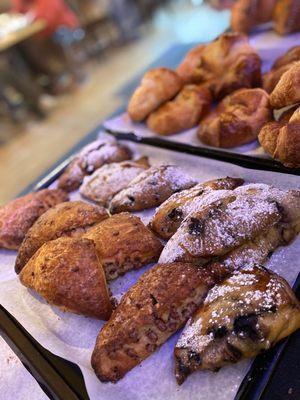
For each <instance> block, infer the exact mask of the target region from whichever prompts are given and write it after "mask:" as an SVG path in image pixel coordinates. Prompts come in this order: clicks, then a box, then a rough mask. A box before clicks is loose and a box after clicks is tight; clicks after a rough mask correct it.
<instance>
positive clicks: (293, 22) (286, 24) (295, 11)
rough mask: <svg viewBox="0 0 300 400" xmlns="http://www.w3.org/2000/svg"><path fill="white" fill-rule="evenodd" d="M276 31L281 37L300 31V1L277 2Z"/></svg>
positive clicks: (282, 0) (275, 13) (275, 11)
mask: <svg viewBox="0 0 300 400" xmlns="http://www.w3.org/2000/svg"><path fill="white" fill-rule="evenodd" d="M273 20H274V29H275V31H276V32H277V33H279V34H280V35H287V34H289V33H291V32H296V31H299V30H300V3H299V1H298V0H277V1H276V6H275V9H274V15H273Z"/></svg>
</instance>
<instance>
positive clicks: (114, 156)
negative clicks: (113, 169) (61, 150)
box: [58, 138, 131, 192]
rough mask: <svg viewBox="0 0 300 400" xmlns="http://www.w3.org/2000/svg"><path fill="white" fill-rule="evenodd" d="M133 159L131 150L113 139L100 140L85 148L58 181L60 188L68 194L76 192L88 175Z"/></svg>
mask: <svg viewBox="0 0 300 400" xmlns="http://www.w3.org/2000/svg"><path fill="white" fill-rule="evenodd" d="M130 159H131V152H130V150H129V149H128V148H127V147H125V146H122V145H120V144H118V142H117V141H116V140H115V139H113V138H111V139H98V140H95V141H94V142H92V143H90V144H88V145H87V146H85V147H84V148H83V149H82V150H81V152H80V153H79V154H78V155H76V156H75V158H74V159H73V161H71V162H70V164H69V165H68V166H67V168H66V170H65V171H64V172H63V174H62V175H61V176H60V178H59V179H58V187H60V188H61V189H64V190H66V191H68V192H71V191H72V190H76V189H78V188H79V186H80V185H81V183H82V181H83V178H84V177H85V176H86V175H90V174H92V173H93V172H94V171H95V170H96V169H97V168H100V167H102V165H104V164H109V163H113V162H120V161H125V160H130Z"/></svg>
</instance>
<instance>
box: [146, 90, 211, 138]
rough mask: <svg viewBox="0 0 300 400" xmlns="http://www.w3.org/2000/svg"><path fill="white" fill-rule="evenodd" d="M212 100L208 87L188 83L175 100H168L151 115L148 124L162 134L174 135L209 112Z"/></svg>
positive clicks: (196, 122)
mask: <svg viewBox="0 0 300 400" xmlns="http://www.w3.org/2000/svg"><path fill="white" fill-rule="evenodd" d="M211 101H212V99H211V94H210V91H209V90H208V89H207V88H205V87H203V86H201V85H198V86H197V85H186V86H184V87H183V89H182V90H181V91H180V92H179V94H178V95H177V96H176V97H175V99H174V100H170V101H168V102H167V103H165V104H163V105H162V106H160V107H159V108H158V109H157V110H155V111H154V112H153V113H151V114H150V115H149V117H148V119H147V126H148V128H149V129H150V130H152V131H154V132H156V133H158V134H160V135H172V134H174V133H178V132H181V131H184V130H187V129H191V128H193V127H194V126H196V125H197V124H198V123H199V121H200V119H201V118H202V117H203V116H204V115H205V114H207V112H208V110H209V108H210V104H211Z"/></svg>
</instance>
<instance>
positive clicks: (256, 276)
mask: <svg viewBox="0 0 300 400" xmlns="http://www.w3.org/2000/svg"><path fill="white" fill-rule="evenodd" d="M299 328H300V304H299V301H298V300H297V298H296V296H295V295H294V293H293V291H292V289H291V288H290V287H289V285H288V283H287V282H286V281H285V280H284V279H283V278H281V277H280V276H279V275H277V274H275V273H274V272H271V271H269V270H267V269H265V268H263V267H248V268H247V267H246V268H244V269H242V270H239V271H236V272H235V273H234V274H233V275H232V276H231V277H229V278H227V279H226V280H225V281H224V282H223V283H221V284H219V285H216V286H214V287H213V288H212V289H211V290H210V291H209V293H208V295H207V297H206V299H205V301H204V303H203V304H202V305H201V306H200V307H199V309H198V310H197V312H196V313H195V314H194V315H193V317H192V318H191V319H190V320H189V322H188V324H187V325H186V327H185V329H184V331H183V333H182V335H181V337H180V338H179V340H178V342H177V344H176V347H175V350H174V355H175V375H176V379H177V382H178V383H179V384H182V383H183V382H184V380H185V379H186V378H187V376H188V375H189V374H191V373H192V372H194V371H197V370H206V369H209V370H213V371H216V370H218V369H219V368H221V367H223V366H224V365H227V364H232V363H236V362H238V361H239V360H241V359H242V358H251V357H254V356H256V355H257V354H259V353H260V352H261V351H264V350H267V349H269V348H270V347H272V346H274V345H275V344H276V343H277V342H278V341H279V340H281V339H283V338H284V337H286V336H288V335H290V334H291V333H293V332H294V331H296V330H297V329H299Z"/></svg>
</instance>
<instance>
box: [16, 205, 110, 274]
mask: <svg viewBox="0 0 300 400" xmlns="http://www.w3.org/2000/svg"><path fill="white" fill-rule="evenodd" d="M108 216H109V215H108V212H107V211H106V210H105V209H104V208H102V207H98V206H94V205H91V204H88V203H85V202H83V201H69V202H66V203H60V204H58V205H56V206H55V207H52V208H50V210H48V211H46V212H45V213H44V214H42V215H41V216H40V217H39V218H38V219H37V221H36V222H35V223H34V224H33V225H32V227H31V228H30V229H29V230H28V232H27V234H26V236H25V238H24V240H23V242H22V244H21V246H20V249H19V253H18V256H17V259H16V263H15V271H16V273H17V274H18V273H19V272H20V271H21V269H22V268H23V267H24V266H25V264H26V263H27V262H28V261H29V259H30V258H31V257H32V256H33V255H34V253H35V252H36V251H37V250H38V249H39V248H40V247H41V246H42V245H43V244H44V243H46V242H49V241H50V240H53V239H57V238H59V237H61V236H72V237H74V236H81V235H83V233H84V232H85V231H86V230H87V229H89V228H90V227H91V226H93V225H95V224H97V223H99V222H101V221H102V220H104V219H105V218H108Z"/></svg>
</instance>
